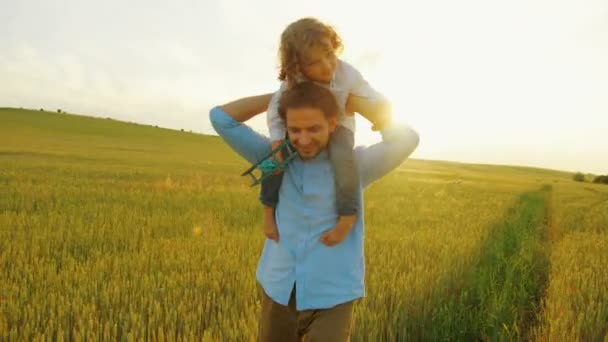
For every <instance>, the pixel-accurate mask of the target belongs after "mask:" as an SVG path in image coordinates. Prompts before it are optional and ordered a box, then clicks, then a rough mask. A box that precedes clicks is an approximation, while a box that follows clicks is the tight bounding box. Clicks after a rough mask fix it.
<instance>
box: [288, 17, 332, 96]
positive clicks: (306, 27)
mask: <svg viewBox="0 0 608 342" xmlns="http://www.w3.org/2000/svg"><path fill="white" fill-rule="evenodd" d="M324 37H326V38H328V39H329V41H330V42H331V45H332V48H333V49H334V53H336V54H339V53H340V52H342V49H343V45H342V39H341V38H340V36H339V35H338V33H337V32H336V30H334V28H333V27H331V26H329V25H327V24H325V23H323V22H321V21H320V20H318V19H315V18H302V19H299V20H297V21H295V22H293V23H291V24H289V26H287V28H285V30H284V31H283V33H282V34H281V44H280V46H279V60H280V71H279V80H281V81H287V84H288V87H289V88H291V87H293V85H294V84H295V82H296V80H297V76H298V75H299V74H300V62H301V58H302V55H303V54H304V53H305V52H306V51H307V50H308V49H310V48H311V47H315V46H318V45H319V44H320V41H321V39H322V38H324Z"/></svg>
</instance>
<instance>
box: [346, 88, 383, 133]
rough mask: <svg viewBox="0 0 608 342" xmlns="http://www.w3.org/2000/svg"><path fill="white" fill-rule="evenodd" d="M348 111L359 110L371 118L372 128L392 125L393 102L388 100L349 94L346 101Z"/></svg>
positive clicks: (376, 129)
mask: <svg viewBox="0 0 608 342" xmlns="http://www.w3.org/2000/svg"><path fill="white" fill-rule="evenodd" d="M346 112H347V113H353V112H357V113H359V114H361V115H362V116H363V117H364V118H366V119H367V120H369V121H370V122H371V123H372V124H373V126H372V130H374V131H380V130H383V129H384V128H385V127H387V126H388V125H390V121H391V113H392V110H391V104H390V102H388V101H387V100H376V99H370V98H367V97H361V96H356V95H352V94H351V95H349V96H348V100H347V101H346Z"/></svg>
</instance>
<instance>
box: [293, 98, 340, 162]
mask: <svg viewBox="0 0 608 342" xmlns="http://www.w3.org/2000/svg"><path fill="white" fill-rule="evenodd" d="M285 119H286V122H287V134H288V136H289V140H290V141H291V143H292V145H293V146H294V148H295V149H296V151H298V153H299V154H300V158H302V160H308V159H312V158H314V157H316V156H317V155H318V154H319V153H320V152H321V151H323V150H324V149H325V148H326V147H327V144H328V143H329V137H330V135H331V133H333V132H334V130H335V129H336V124H337V120H336V118H335V117H333V118H329V119H328V118H326V117H325V115H324V114H323V112H322V111H321V110H320V109H316V108H309V107H302V108H289V109H287V112H286V113H285Z"/></svg>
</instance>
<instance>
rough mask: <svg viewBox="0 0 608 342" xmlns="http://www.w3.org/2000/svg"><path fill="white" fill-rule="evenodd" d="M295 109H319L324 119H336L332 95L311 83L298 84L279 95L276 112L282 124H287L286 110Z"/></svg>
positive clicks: (323, 88)
mask: <svg viewBox="0 0 608 342" xmlns="http://www.w3.org/2000/svg"><path fill="white" fill-rule="evenodd" d="M297 108H313V109H319V110H320V111H321V112H323V115H325V118H326V119H330V118H333V117H337V115H338V110H339V109H338V103H337V101H336V98H335V96H334V94H332V93H331V91H329V89H327V88H325V87H322V86H320V85H317V84H315V83H313V82H301V83H298V84H296V85H294V86H293V87H292V88H291V89H287V90H285V92H284V93H283V94H282V95H281V98H280V99H279V108H278V112H279V116H280V117H281V119H283V122H287V120H286V115H287V110H288V109H297Z"/></svg>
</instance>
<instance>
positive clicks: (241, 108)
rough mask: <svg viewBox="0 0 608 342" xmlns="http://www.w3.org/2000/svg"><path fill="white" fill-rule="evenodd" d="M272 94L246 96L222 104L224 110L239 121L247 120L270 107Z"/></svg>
mask: <svg viewBox="0 0 608 342" xmlns="http://www.w3.org/2000/svg"><path fill="white" fill-rule="evenodd" d="M271 98H272V94H264V95H257V96H250V97H244V98H242V99H238V100H235V101H232V102H228V103H226V104H225V105H222V106H221V107H222V110H223V111H224V112H225V113H226V114H228V115H230V116H231V117H232V118H233V119H234V120H236V121H238V122H245V121H247V120H249V119H251V118H252V117H254V116H256V115H258V114H260V113H263V112H265V111H266V109H267V108H268V103H269V102H270V99H271Z"/></svg>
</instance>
